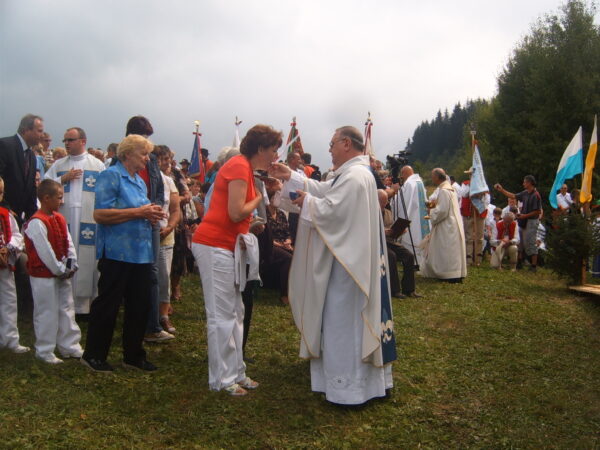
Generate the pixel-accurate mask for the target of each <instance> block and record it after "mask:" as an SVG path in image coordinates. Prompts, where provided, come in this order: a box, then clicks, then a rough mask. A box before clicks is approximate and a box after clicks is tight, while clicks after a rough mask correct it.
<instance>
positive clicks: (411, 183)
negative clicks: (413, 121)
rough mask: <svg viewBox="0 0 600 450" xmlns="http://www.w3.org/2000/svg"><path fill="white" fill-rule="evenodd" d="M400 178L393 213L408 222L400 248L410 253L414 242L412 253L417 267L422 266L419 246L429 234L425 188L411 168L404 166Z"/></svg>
mask: <svg viewBox="0 0 600 450" xmlns="http://www.w3.org/2000/svg"><path fill="white" fill-rule="evenodd" d="M400 178H401V179H402V181H403V184H402V188H401V190H400V192H399V193H398V194H397V195H396V198H395V199H394V201H395V203H396V205H397V207H396V208H395V211H396V212H397V216H396V217H395V218H394V219H397V218H398V217H402V218H403V219H408V220H410V234H409V233H404V234H403V235H402V246H403V247H404V248H406V249H408V250H410V251H411V252H412V251H413V247H412V245H413V244H412V243H411V237H412V242H414V247H415V248H414V252H415V255H416V257H417V262H418V264H419V265H421V264H423V257H422V255H421V249H420V247H419V245H420V244H421V241H422V240H423V238H424V237H425V236H427V235H428V234H429V232H430V224H429V219H428V218H427V216H428V210H427V206H426V205H425V202H426V201H427V193H426V192H425V186H424V184H423V180H422V179H421V177H420V176H419V174H417V173H415V172H414V170H413V168H412V167H411V166H404V167H403V168H402V170H401V171H400ZM400 195H402V196H403V197H404V205H405V206H406V215H405V214H404V208H403V206H402V198H401V197H400Z"/></svg>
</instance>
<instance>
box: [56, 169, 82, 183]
mask: <svg viewBox="0 0 600 450" xmlns="http://www.w3.org/2000/svg"><path fill="white" fill-rule="evenodd" d="M82 175H83V170H81V169H71V170H69V171H68V172H67V173H65V174H64V175H62V176H61V177H60V182H61V183H62V184H65V183H68V182H69V181H71V180H76V179H77V178H81V176H82Z"/></svg>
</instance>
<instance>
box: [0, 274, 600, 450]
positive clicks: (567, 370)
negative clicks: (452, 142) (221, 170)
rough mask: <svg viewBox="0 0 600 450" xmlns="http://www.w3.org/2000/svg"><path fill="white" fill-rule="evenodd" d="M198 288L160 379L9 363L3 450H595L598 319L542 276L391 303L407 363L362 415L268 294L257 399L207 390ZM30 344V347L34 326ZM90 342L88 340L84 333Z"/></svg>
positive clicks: (2, 399) (258, 350) (422, 287)
mask: <svg viewBox="0 0 600 450" xmlns="http://www.w3.org/2000/svg"><path fill="white" fill-rule="evenodd" d="M198 284H199V283H198V280H197V278H196V277H194V276H191V277H189V278H188V279H187V280H186V282H185V296H184V298H183V300H182V301H181V302H178V303H176V304H175V305H174V306H175V308H176V313H175V315H174V316H173V322H174V324H175V325H176V327H177V330H178V334H177V336H178V337H177V340H175V341H172V342H169V343H165V344H155V345H147V346H146V348H147V349H148V353H149V360H150V361H152V362H154V363H156V364H157V365H158V366H159V367H160V370H159V371H158V372H157V373H154V374H142V373H139V372H131V371H125V370H124V369H120V366H117V364H118V362H119V361H120V350H119V347H120V330H117V331H118V332H117V333H116V334H115V340H114V344H113V351H112V352H111V355H110V358H109V361H110V362H112V363H114V364H115V366H117V367H118V368H117V370H116V371H115V373H114V374H112V375H104V374H96V373H92V372H90V371H89V370H87V369H86V368H84V367H83V366H81V365H80V364H79V363H77V362H75V361H68V362H66V363H65V364H63V365H61V366H56V367H55V366H48V365H46V364H44V363H41V362H39V361H37V360H35V359H34V358H33V355H32V354H31V353H30V354H25V355H13V354H12V353H10V352H8V351H1V352H0V367H1V368H2V372H1V373H2V375H1V377H2V391H1V394H0V436H2V439H1V440H0V446H1V447H7V448H39V447H69V448H84V447H87V448H90V447H112V448H117V447H118V448H123V447H125V448H166V447H180V448H231V447H242V448H257V447H258V448H288V447H290V448H356V447H358V448H416V447H424V448H457V447H460V448H465V447H474V448H484V447H485V448H490V447H493V448H505V447H506V448H509V447H510V448H541V447H544V448H598V447H600V384H599V382H600V352H599V351H598V350H599V344H600V338H599V333H598V332H599V329H600V306H599V303H598V302H597V301H596V300H594V299H589V298H585V297H578V296H576V295H574V294H571V293H570V292H569V291H567V290H566V289H565V287H564V286H565V284H564V282H563V281H561V280H557V279H556V277H555V276H553V275H552V274H550V273H549V272H546V271H543V270H542V271H540V272H539V273H538V274H536V275H531V274H530V273H528V272H519V273H517V274H512V273H509V272H501V273H500V272H495V271H492V270H490V269H488V268H481V269H474V270H472V271H471V272H470V274H469V277H468V278H467V280H466V281H465V283H464V284H462V285H448V284H443V283H439V282H435V281H429V280H422V279H419V280H417V286H418V290H419V291H420V292H421V293H423V294H425V298H424V299H419V300H412V299H411V300H408V301H407V300H405V301H398V300H394V313H395V320H396V333H397V341H398V351H399V361H398V362H397V363H395V365H394V382H395V388H394V390H393V394H392V396H391V398H389V399H387V400H384V401H376V402H372V403H371V404H369V405H367V406H366V407H364V408H360V409H343V408H340V407H336V406H333V405H330V404H328V403H327V402H326V401H325V400H324V398H323V397H322V395H319V394H315V393H312V392H311V391H310V376H309V366H308V362H306V361H303V360H300V359H299V358H298V356H297V354H298V333H297V331H296V329H295V327H294V325H293V321H292V318H291V315H290V311H289V309H288V308H286V307H283V306H281V305H279V302H278V300H277V295H276V293H275V292H272V291H265V290H263V291H261V292H260V294H259V295H260V298H259V300H258V301H257V304H256V306H255V311H254V319H253V327H252V330H251V335H250V341H249V345H248V353H249V355H250V356H253V357H255V358H256V361H257V363H256V364H254V365H251V366H249V367H248V374H249V375H250V376H252V377H253V378H255V379H257V380H258V381H260V382H261V386H260V387H259V389H258V390H257V391H255V392H252V393H250V394H249V395H248V396H246V397H244V398H232V397H229V396H227V395H226V394H224V393H214V392H210V391H209V390H208V382H207V377H208V375H207V370H208V369H207V363H206V336H205V322H204V309H203V304H202V298H201V294H200V290H199V288H198ZM21 322H22V323H21V324H20V331H21V335H22V339H21V342H22V343H23V344H26V345H32V344H33V336H32V327H31V323H30V322H29V321H28V320H26V318H23V320H22V321H21ZM84 334H85V329H84Z"/></svg>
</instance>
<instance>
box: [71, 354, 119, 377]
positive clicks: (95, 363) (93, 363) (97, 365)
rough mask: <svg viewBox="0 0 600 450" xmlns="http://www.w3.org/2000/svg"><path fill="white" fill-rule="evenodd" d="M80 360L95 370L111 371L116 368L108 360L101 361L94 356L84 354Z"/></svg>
mask: <svg viewBox="0 0 600 450" xmlns="http://www.w3.org/2000/svg"><path fill="white" fill-rule="evenodd" d="M79 361H81V364H83V365H84V366H87V367H89V368H90V369H92V370H93V371H94V372H104V373H110V372H112V371H113V370H114V369H113V368H112V366H111V365H110V364H109V363H107V362H106V361H101V360H99V359H94V358H88V357H86V356H85V355H83V356H82V357H81V359H80V360H79Z"/></svg>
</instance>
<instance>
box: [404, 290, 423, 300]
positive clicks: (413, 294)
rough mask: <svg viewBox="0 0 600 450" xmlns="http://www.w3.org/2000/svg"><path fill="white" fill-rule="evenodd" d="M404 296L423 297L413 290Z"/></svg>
mask: <svg viewBox="0 0 600 450" xmlns="http://www.w3.org/2000/svg"><path fill="white" fill-rule="evenodd" d="M406 296H407V297H410V298H423V296H422V295H421V294H417V293H416V292H415V291H413V292H411V293H410V294H406Z"/></svg>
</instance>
